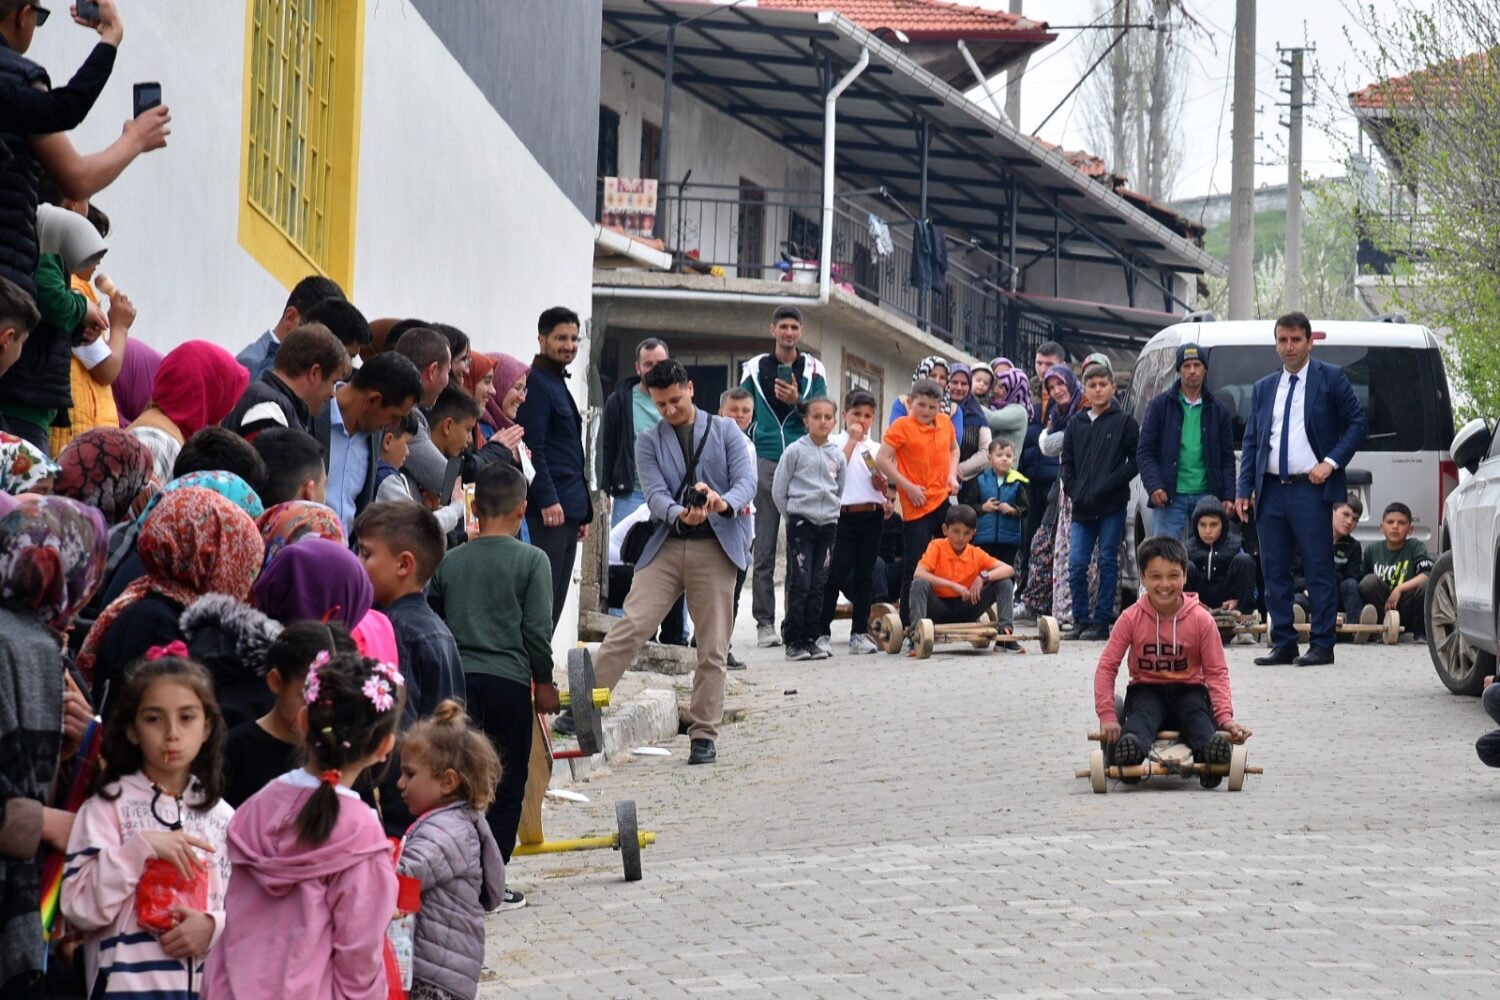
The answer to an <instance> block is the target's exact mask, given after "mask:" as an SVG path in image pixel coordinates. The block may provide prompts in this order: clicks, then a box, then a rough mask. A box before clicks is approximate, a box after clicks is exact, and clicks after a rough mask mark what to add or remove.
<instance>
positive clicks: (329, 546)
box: [255, 538, 375, 629]
mask: <svg viewBox="0 0 1500 1000" xmlns="http://www.w3.org/2000/svg"><path fill="white" fill-rule="evenodd" d="M374 604H375V589H374V587H373V586H372V585H371V584H370V575H369V574H368V573H366V572H365V567H364V564H363V563H361V562H360V561H359V557H358V556H356V555H355V554H354V553H353V552H350V551H349V548H348V546H345V545H340V544H338V543H336V542H330V541H328V540H326V539H323V538H307V539H303V540H302V541H300V542H298V543H297V544H296V545H288V546H287V547H286V548H284V549H282V550H281V551H280V552H278V553H277V554H276V558H275V559H272V560H271V561H270V562H269V563H267V564H266V569H265V572H263V573H262V574H261V576H260V579H259V580H258V581H256V584H255V606H256V607H257V608H259V609H260V610H261V611H263V612H264V613H265V614H267V615H270V616H271V617H272V618H275V619H276V620H277V621H279V622H281V624H283V625H291V624H293V623H294V622H302V621H315V622H328V621H337V622H340V623H342V624H343V625H344V627H345V628H350V629H352V628H354V627H355V626H356V625H358V624H359V622H360V619H362V618H363V617H364V616H365V613H366V612H367V611H369V610H370V608H371V607H373V606H374Z"/></svg>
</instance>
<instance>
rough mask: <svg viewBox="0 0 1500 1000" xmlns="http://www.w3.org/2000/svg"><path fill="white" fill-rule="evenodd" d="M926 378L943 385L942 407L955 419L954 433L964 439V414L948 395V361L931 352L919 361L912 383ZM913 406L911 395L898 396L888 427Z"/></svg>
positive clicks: (893, 405) (943, 410) (950, 417)
mask: <svg viewBox="0 0 1500 1000" xmlns="http://www.w3.org/2000/svg"><path fill="white" fill-rule="evenodd" d="M924 378H930V379H932V380H933V381H934V382H936V383H937V384H938V385H940V386H942V387H943V400H942V404H941V406H940V409H941V410H942V412H943V413H946V414H947V415H948V419H949V420H951V421H953V433H954V434H955V435H956V436H957V437H958V439H959V440H960V441H961V440H963V434H964V430H963V414H961V413H958V412H956V410H955V409H954V406H953V399H952V397H950V396H949V395H948V362H947V361H946V360H945V359H944V358H941V357H939V356H938V355H936V354H929V355H928V356H927V357H925V358H923V359H922V360H921V362H920V363H918V365H917V367H916V368H915V370H913V371H912V373H911V384H912V385H916V384H917V383H918V382H920V381H922V380H923V379H924ZM910 406H911V396H910V395H902V396H897V397H896V401H895V402H894V403H892V404H891V418H890V419H889V420H887V421H886V422H885V425H886V426H887V427H889V426H891V424H894V423H895V422H896V421H897V420H898V419H900V418H901V417H904V416H906V412H907V408H908V407H910Z"/></svg>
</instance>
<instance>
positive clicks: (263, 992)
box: [203, 653, 404, 1000]
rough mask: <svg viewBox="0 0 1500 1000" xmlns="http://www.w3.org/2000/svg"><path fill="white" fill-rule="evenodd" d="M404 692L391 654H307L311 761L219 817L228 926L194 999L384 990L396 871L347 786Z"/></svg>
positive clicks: (322, 996) (388, 740)
mask: <svg viewBox="0 0 1500 1000" xmlns="http://www.w3.org/2000/svg"><path fill="white" fill-rule="evenodd" d="M403 694H404V682H403V679H402V677H401V673H400V671H398V670H397V669H396V667H395V666H394V665H393V664H390V663H381V662H378V661H376V660H371V659H368V658H366V657H363V656H360V655H358V654H357V653H341V654H338V655H335V656H332V657H330V656H329V655H328V654H327V653H319V654H318V655H317V657H315V658H314V659H313V662H312V665H311V666H309V667H308V672H307V679H306V680H305V681H304V682H303V689H302V696H303V700H304V702H306V706H307V707H306V709H305V711H304V712H303V713H302V714H301V715H300V716H299V717H298V728H299V729H301V730H302V732H303V736H304V739H305V740H306V742H307V748H308V752H309V755H310V757H311V763H309V764H308V765H307V767H306V768H304V769H301V770H296V771H288V772H287V773H286V774H284V775H282V776H281V777H280V778H277V779H276V780H274V781H272V782H271V783H270V784H268V785H266V787H264V788H262V789H261V790H260V791H259V792H257V793H255V794H254V795H252V796H251V797H250V799H249V800H248V801H247V802H245V804H244V805H242V806H241V807H240V808H239V811H238V812H236V813H235V815H234V820H233V822H231V823H230V824H229V858H230V861H231V862H232V864H233V865H234V879H233V880H232V881H231V882H230V885H229V894H228V897H227V899H226V901H225V911H226V913H227V916H228V927H227V928H226V930H225V933H224V936H223V937H222V939H221V940H220V941H219V943H218V945H217V946H216V947H215V948H214V950H213V954H212V955H210V956H209V960H208V980H207V982H205V983H204V988H203V995H204V997H205V998H211V1000H221V998H228V997H239V998H243V1000H261V998H264V997H296V998H298V1000H345V998H349V1000H359V998H370V1000H385V997H386V978H385V965H384V959H383V954H384V952H383V949H384V946H385V932H386V927H387V925H388V924H389V923H390V920H391V917H392V916H393V915H394V914H395V910H396V872H395V867H394V865H393V863H392V860H391V844H390V842H389V841H388V840H386V837H385V833H384V832H383V831H382V830H381V827H380V821H379V820H378V819H377V818H376V817H375V813H374V811H373V810H372V809H370V807H369V806H367V805H365V804H364V803H363V802H361V801H360V799H359V796H357V795H356V794H355V793H354V792H353V791H352V790H351V789H350V786H351V785H352V784H354V782H355V779H357V778H358V777H359V775H360V772H362V771H363V770H364V769H365V768H367V767H369V766H370V765H372V764H375V763H378V762H379V761H382V760H384V759H385V758H386V756H387V755H388V754H389V753H390V752H391V750H392V748H394V746H395V744H396V725H397V723H398V722H399V721H400V719H401V706H402V701H403Z"/></svg>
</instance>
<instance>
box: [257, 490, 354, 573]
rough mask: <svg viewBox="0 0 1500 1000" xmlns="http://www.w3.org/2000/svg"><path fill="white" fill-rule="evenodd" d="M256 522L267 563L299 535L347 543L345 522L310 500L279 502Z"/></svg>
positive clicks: (326, 507)
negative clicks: (264, 544)
mask: <svg viewBox="0 0 1500 1000" xmlns="http://www.w3.org/2000/svg"><path fill="white" fill-rule="evenodd" d="M256 523H257V524H259V525H260V537H261V538H262V539H264V540H265V543H266V556H265V563H267V564H268V563H270V561H271V560H272V559H273V558H275V556H276V553H278V552H280V551H281V550H282V549H284V548H286V547H287V546H288V545H291V544H292V543H294V542H296V541H298V540H299V539H302V538H307V537H309V536H311V537H314V538H326V539H327V540H328V541H330V542H337V543H338V544H339V545H347V544H348V540H349V539H348V536H347V535H345V534H344V523H343V522H342V521H340V520H339V516H338V515H337V514H335V513H334V512H333V508H332V507H328V506H326V505H324V504H320V503H314V502H313V501H311V500H288V501H287V502H286V503H279V504H277V505H276V506H274V507H272V508H271V509H270V510H268V511H266V512H265V513H264V514H262V515H261V516H260V519H259V520H258V521H257V522H256ZM264 568H265V567H264V565H262V569H264Z"/></svg>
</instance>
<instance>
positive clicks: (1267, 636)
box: [1260, 614, 1271, 646]
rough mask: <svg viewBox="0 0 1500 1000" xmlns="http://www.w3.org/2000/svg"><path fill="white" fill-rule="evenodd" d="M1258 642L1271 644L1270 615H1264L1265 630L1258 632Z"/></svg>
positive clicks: (1263, 644) (1266, 644) (1265, 644)
mask: <svg viewBox="0 0 1500 1000" xmlns="http://www.w3.org/2000/svg"><path fill="white" fill-rule="evenodd" d="M1260 642H1261V645H1262V646H1269V645H1270V644H1271V616H1270V615H1269V614H1267V615H1266V630H1265V631H1264V632H1262V633H1261V634H1260Z"/></svg>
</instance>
